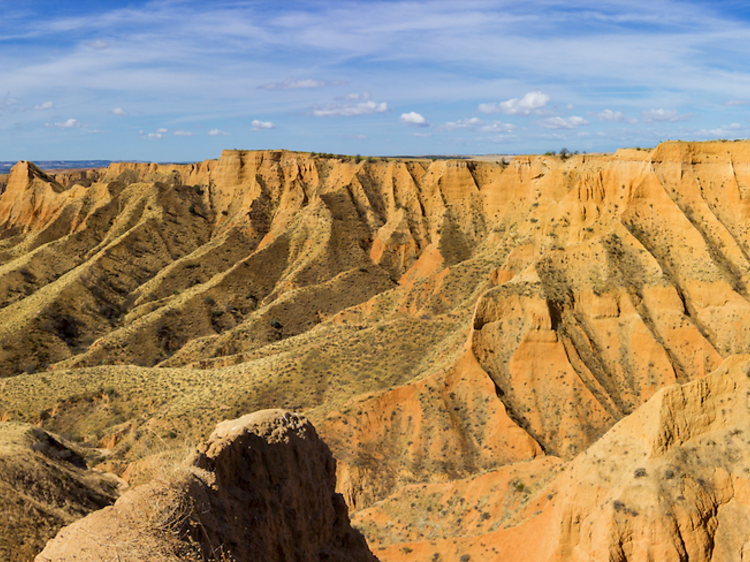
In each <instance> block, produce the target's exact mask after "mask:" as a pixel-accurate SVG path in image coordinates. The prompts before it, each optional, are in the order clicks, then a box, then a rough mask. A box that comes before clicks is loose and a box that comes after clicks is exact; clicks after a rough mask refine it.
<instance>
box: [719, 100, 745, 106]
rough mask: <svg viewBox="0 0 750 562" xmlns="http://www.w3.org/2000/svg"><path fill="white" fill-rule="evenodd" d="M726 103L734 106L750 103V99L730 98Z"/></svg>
mask: <svg viewBox="0 0 750 562" xmlns="http://www.w3.org/2000/svg"><path fill="white" fill-rule="evenodd" d="M724 105H726V106H728V107H733V106H736V105H750V101H747V100H729V101H726V102H724Z"/></svg>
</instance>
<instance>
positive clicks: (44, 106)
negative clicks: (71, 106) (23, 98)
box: [34, 101, 55, 111]
mask: <svg viewBox="0 0 750 562" xmlns="http://www.w3.org/2000/svg"><path fill="white" fill-rule="evenodd" d="M54 108H55V104H54V103H52V102H51V101H45V102H44V103H40V104H38V105H35V106H34V109H35V110H36V111H45V110H47V109H54Z"/></svg>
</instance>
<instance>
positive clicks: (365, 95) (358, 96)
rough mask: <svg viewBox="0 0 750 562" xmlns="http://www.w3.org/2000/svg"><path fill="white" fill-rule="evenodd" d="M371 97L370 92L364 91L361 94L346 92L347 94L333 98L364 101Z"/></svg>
mask: <svg viewBox="0 0 750 562" xmlns="http://www.w3.org/2000/svg"><path fill="white" fill-rule="evenodd" d="M371 97H372V96H370V92H362V93H361V94H346V95H345V96H338V97H335V98H333V99H335V100H344V101H364V100H369V99H370V98H371Z"/></svg>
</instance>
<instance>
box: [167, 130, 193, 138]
mask: <svg viewBox="0 0 750 562" xmlns="http://www.w3.org/2000/svg"><path fill="white" fill-rule="evenodd" d="M172 134H173V135H175V136H177V137H192V136H193V133H191V132H190V131H182V130H177V131H174V132H173V133H172Z"/></svg>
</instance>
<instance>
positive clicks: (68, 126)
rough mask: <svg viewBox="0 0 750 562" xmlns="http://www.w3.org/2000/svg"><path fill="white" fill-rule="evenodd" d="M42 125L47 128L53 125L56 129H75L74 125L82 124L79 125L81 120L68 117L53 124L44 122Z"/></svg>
mask: <svg viewBox="0 0 750 562" xmlns="http://www.w3.org/2000/svg"><path fill="white" fill-rule="evenodd" d="M44 126H45V127H49V128H52V127H55V128H57V129H75V128H76V127H82V126H83V125H81V122H80V121H78V119H68V120H67V121H63V122H62V123H55V124H54V125H50V124H49V123H45V124H44Z"/></svg>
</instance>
